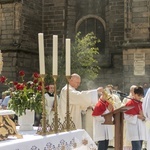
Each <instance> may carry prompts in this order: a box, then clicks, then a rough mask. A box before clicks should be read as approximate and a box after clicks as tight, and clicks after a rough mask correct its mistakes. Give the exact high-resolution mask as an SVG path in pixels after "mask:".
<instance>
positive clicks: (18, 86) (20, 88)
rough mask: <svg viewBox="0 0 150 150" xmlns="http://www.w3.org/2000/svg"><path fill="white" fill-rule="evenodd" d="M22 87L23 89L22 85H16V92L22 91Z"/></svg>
mask: <svg viewBox="0 0 150 150" xmlns="http://www.w3.org/2000/svg"><path fill="white" fill-rule="evenodd" d="M24 87H25V85H24V84H17V85H16V89H17V90H23V89H24Z"/></svg>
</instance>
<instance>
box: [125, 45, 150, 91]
mask: <svg viewBox="0 0 150 150" xmlns="http://www.w3.org/2000/svg"><path fill="white" fill-rule="evenodd" d="M135 54H139V55H141V56H142V55H143V54H144V55H145V58H144V60H143V62H142V59H141V60H140V62H142V63H140V64H138V66H137V67H138V68H137V69H140V68H141V67H142V66H143V67H142V69H141V70H140V72H139V73H140V74H135V63H136V60H135V58H134V55H135ZM149 58H150V48H149V49H148V48H137V49H127V50H124V51H123V65H124V77H123V83H124V91H126V92H128V88H129V87H130V86H131V85H142V86H143V84H144V83H148V84H149V83H150V76H149V73H150V59H149ZM142 71H145V73H144V74H142Z"/></svg>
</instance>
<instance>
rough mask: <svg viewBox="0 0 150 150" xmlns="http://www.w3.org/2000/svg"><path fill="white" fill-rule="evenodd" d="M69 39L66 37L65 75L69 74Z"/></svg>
mask: <svg viewBox="0 0 150 150" xmlns="http://www.w3.org/2000/svg"><path fill="white" fill-rule="evenodd" d="M70 57H71V55H70V39H66V76H70V64H71V61H70Z"/></svg>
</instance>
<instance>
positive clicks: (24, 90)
mask: <svg viewBox="0 0 150 150" xmlns="http://www.w3.org/2000/svg"><path fill="white" fill-rule="evenodd" d="M24 76H25V72H24V71H20V72H19V77H20V79H21V82H17V81H11V82H8V81H7V78H6V77H4V76H2V77H0V82H1V83H4V84H7V85H9V86H10V85H11V86H13V88H14V91H13V92H12V96H11V99H10V100H9V103H8V109H11V110H13V111H15V113H16V114H17V115H18V122H19V117H22V116H23V115H25V114H27V113H28V112H29V110H30V111H31V112H33V114H34V112H36V113H41V112H42V92H41V90H42V88H41V80H40V79H41V78H40V76H39V74H38V73H33V75H32V78H33V80H32V81H27V82H25V81H24ZM29 116H30V114H27V119H28V121H27V122H29ZM32 118H33V123H34V116H32ZM23 120H24V119H23Z"/></svg>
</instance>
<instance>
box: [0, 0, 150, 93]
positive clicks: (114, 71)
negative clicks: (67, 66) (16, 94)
mask: <svg viewBox="0 0 150 150" xmlns="http://www.w3.org/2000/svg"><path fill="white" fill-rule="evenodd" d="M0 5H1V7H0V50H1V56H2V59H3V68H2V70H1V74H2V75H5V76H7V77H8V78H9V79H13V80H15V79H16V80H17V79H18V71H19V70H25V71H26V72H27V77H29V76H30V75H31V73H32V72H34V71H38V70H39V67H38V66H39V56H38V33H44V44H45V53H46V55H50V56H51V55H52V35H58V37H59V51H61V49H62V48H64V43H65V39H66V38H71V40H73V39H74V37H75V35H76V33H77V32H79V31H80V32H81V33H82V35H86V34H87V33H89V32H94V33H95V35H96V36H97V37H98V38H99V39H100V40H101V43H100V44H99V45H98V47H99V49H100V53H101V56H100V58H98V61H99V65H100V68H101V70H100V73H99V76H98V79H97V81H96V83H97V86H105V85H107V84H113V85H118V86H119V89H121V90H122V91H124V92H128V91H129V87H130V86H131V85H132V84H136V85H142V84H143V83H148V84H149V82H150V59H149V58H150V0H38V1H37V0H0ZM0 90H2V89H0Z"/></svg>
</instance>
